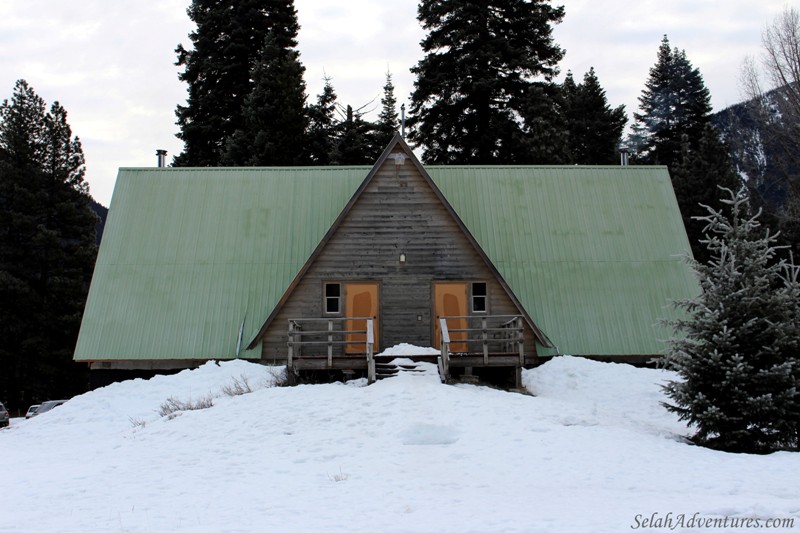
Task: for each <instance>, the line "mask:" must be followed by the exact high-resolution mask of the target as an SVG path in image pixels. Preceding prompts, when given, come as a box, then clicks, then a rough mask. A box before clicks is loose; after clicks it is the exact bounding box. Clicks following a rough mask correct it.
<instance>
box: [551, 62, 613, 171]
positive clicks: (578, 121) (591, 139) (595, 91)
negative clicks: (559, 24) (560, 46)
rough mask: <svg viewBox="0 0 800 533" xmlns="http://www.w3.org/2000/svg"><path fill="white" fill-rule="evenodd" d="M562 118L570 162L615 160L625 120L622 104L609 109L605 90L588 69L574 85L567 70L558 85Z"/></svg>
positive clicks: (598, 163) (607, 162)
mask: <svg viewBox="0 0 800 533" xmlns="http://www.w3.org/2000/svg"><path fill="white" fill-rule="evenodd" d="M561 91H562V95H563V99H564V118H565V119H566V123H567V129H568V132H569V151H570V155H571V162H572V163H575V164H578V165H609V164H614V163H615V162H616V159H617V146H618V145H619V143H620V140H621V138H622V130H623V129H624V128H625V123H626V122H627V121H628V119H627V117H626V115H625V106H622V105H621V106H619V107H616V108H614V109H612V108H611V107H610V106H609V105H608V101H607V100H606V92H605V90H604V89H603V88H602V87H601V85H600V81H599V80H598V79H597V75H596V74H595V72H594V67H592V68H590V69H589V72H587V73H586V74H585V75H584V77H583V82H582V83H580V84H579V85H576V84H575V80H574V79H573V78H572V73H568V74H567V77H566V79H565V80H564V83H563V84H562V85H561Z"/></svg>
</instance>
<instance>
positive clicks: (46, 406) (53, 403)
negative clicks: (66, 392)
mask: <svg viewBox="0 0 800 533" xmlns="http://www.w3.org/2000/svg"><path fill="white" fill-rule="evenodd" d="M66 401H67V400H49V401H46V402H43V403H42V405H40V406H39V409H37V410H36V413H35V414H34V416H39V415H40V414H42V413H46V412H47V411H50V410H51V409H54V408H56V407H58V406H59V405H61V404H62V403H64V402H66Z"/></svg>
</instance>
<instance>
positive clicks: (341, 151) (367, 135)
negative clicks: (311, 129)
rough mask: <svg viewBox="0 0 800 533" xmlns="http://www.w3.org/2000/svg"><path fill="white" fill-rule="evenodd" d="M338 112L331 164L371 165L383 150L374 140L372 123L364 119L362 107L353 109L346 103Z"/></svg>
mask: <svg viewBox="0 0 800 533" xmlns="http://www.w3.org/2000/svg"><path fill="white" fill-rule="evenodd" d="M340 113H341V115H342V119H341V121H340V122H339V123H338V124H337V126H336V130H335V131H336V136H335V140H334V144H333V152H332V154H331V164H334V165H371V164H372V163H374V162H375V160H376V159H377V158H378V156H379V155H380V153H381V151H382V150H383V147H378V145H377V144H376V142H375V127H374V124H372V123H371V122H369V121H367V120H365V119H364V116H363V111H362V109H355V110H354V109H353V107H352V106H349V105H348V106H346V107H344V108H342V109H340Z"/></svg>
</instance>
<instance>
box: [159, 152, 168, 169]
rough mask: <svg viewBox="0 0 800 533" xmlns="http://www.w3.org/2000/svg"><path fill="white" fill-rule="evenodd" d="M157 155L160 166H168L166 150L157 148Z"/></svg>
mask: <svg viewBox="0 0 800 533" xmlns="http://www.w3.org/2000/svg"><path fill="white" fill-rule="evenodd" d="M156 157H157V158H158V168H161V167H165V166H167V151H166V150H156Z"/></svg>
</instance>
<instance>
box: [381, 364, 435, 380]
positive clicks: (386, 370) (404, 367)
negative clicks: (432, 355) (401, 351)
mask: <svg viewBox="0 0 800 533" xmlns="http://www.w3.org/2000/svg"><path fill="white" fill-rule="evenodd" d="M401 372H408V373H411V374H414V373H424V372H425V370H424V369H421V368H417V365H416V364H415V363H408V364H396V363H394V362H392V361H385V362H377V361H376V362H375V379H376V380H380V379H387V378H392V377H394V376H396V375H398V374H399V373H401Z"/></svg>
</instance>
